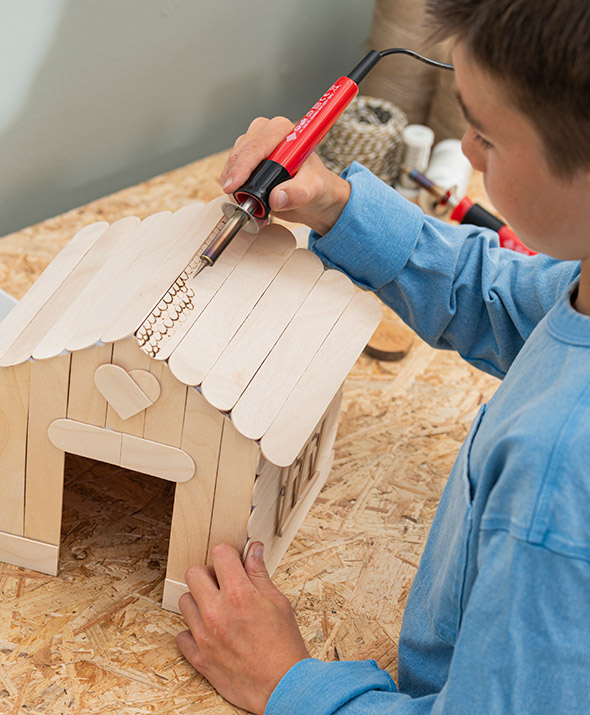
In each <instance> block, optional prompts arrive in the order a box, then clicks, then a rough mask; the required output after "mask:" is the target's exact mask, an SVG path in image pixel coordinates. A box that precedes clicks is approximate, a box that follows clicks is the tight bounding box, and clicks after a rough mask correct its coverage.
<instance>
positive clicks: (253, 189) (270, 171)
mask: <svg viewBox="0 0 590 715" xmlns="http://www.w3.org/2000/svg"><path fill="white" fill-rule="evenodd" d="M358 91H359V88H358V85H357V84H356V82H354V80H352V79H350V77H340V79H339V80H338V81H337V82H335V83H334V84H333V85H332V86H331V87H330V89H328V91H327V92H325V93H324V94H323V95H322V96H321V97H320V98H319V99H318V101H317V102H316V103H315V104H314V105H313V107H312V108H311V109H310V110H309V112H307V114H306V115H305V116H304V117H303V118H302V119H301V121H300V122H299V123H298V124H297V125H296V126H295V127H293V130H292V132H291V133H290V134H289V136H288V137H287V138H286V139H284V140H283V142H282V143H281V144H280V145H279V146H278V147H277V148H276V149H275V150H274V151H273V153H272V154H271V155H270V156H269V157H268V159H265V160H264V161H262V162H260V164H259V165H258V166H257V167H256V169H255V170H254V171H253V173H252V175H251V176H250V178H249V179H248V181H247V182H246V183H245V184H244V185H243V186H240V188H239V189H238V190H237V191H236V192H235V193H234V197H235V199H236V201H237V202H238V203H240V204H242V203H244V201H245V200H246V199H247V198H253V199H255V200H256V201H257V203H258V208H257V210H256V211H255V212H254V216H255V217H256V218H259V219H264V218H266V216H267V215H268V213H269V211H270V207H269V205H268V198H269V196H270V192H271V191H272V190H273V189H274V187H275V186H277V185H278V184H280V183H282V182H283V181H287V180H288V179H291V178H293V176H295V174H296V173H297V172H298V171H299V168H300V167H301V164H303V162H304V161H305V160H306V159H307V158H308V157H309V155H310V154H311V153H312V152H313V150H314V149H315V148H316V146H317V145H318V144H319V143H320V142H321V141H322V139H323V138H324V137H325V136H326V134H327V133H328V132H329V131H330V129H331V128H332V127H333V126H334V124H335V123H336V121H337V120H338V118H339V117H340V115H341V114H342V112H343V111H344V110H345V109H346V107H348V105H349V104H350V103H351V102H352V100H353V99H354V98H355V96H356V95H357V93H358Z"/></svg>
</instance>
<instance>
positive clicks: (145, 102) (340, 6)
mask: <svg viewBox="0 0 590 715" xmlns="http://www.w3.org/2000/svg"><path fill="white" fill-rule="evenodd" d="M372 9H373V2H372V0H290V1H287V0H241V1H238V0H0V80H1V85H0V86H1V87H2V93H1V95H0V236H2V235H4V234H6V233H9V232H11V231H14V230H17V229H19V228H21V227H23V226H27V225H29V224H32V223H35V222H37V221H40V220H43V219H44V218H47V217H49V216H53V215H55V214H58V213H61V212H63V211H65V210H68V209H70V208H73V207H74V206H78V205H81V204H84V203H87V202H88V201H90V200H92V199H94V198H97V197H99V196H103V195H105V194H107V193H111V192H113V191H116V190H118V189H120V188H122V187H124V186H128V185H131V184H135V183H137V182H138V181H142V180H144V179H147V178H149V177H151V176H154V175H156V174H158V173H161V172H163V171H166V170H169V169H172V168H175V167H177V166H181V165H183V164H186V163H188V162H190V161H193V160H195V159H198V158H200V157H202V156H205V155H207V154H210V153H213V152H216V151H219V150H221V149H224V148H226V147H228V146H230V145H231V144H232V143H233V140H234V139H235V137H236V136H237V135H238V134H240V133H242V132H243V131H244V129H245V128H246V126H247V125H248V123H249V121H250V120H251V119H252V118H254V117H255V116H257V115H267V116H272V115H275V114H286V115H287V116H289V117H291V118H292V119H293V120H294V121H295V120H297V119H299V118H300V116H302V115H303V114H304V113H305V112H306V111H307V110H308V109H309V107H310V106H311V105H312V104H313V103H314V102H315V100H316V99H317V97H319V96H320V95H321V94H322V93H323V92H324V90H325V89H327V87H328V86H329V85H330V84H331V83H332V82H333V81H334V80H335V79H337V77H338V76H340V75H342V74H346V73H348V72H349V71H350V70H351V69H352V67H353V66H354V65H355V64H356V62H357V61H358V60H359V59H360V58H361V57H362V56H363V54H364V53H365V51H366V49H367V47H366V44H365V43H366V40H367V37H368V34H369V29H370V22H371V17H372Z"/></svg>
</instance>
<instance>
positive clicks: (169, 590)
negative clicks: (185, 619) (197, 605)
mask: <svg viewBox="0 0 590 715" xmlns="http://www.w3.org/2000/svg"><path fill="white" fill-rule="evenodd" d="M187 591H188V586H187V585H186V584H185V583H180V582H179V581H173V580H172V579H171V578H167V579H166V580H165V581H164V595H163V596H162V608H165V609H166V610H167V611H173V612H174V613H180V608H178V599H179V598H180V597H181V596H182V594H183V593H187Z"/></svg>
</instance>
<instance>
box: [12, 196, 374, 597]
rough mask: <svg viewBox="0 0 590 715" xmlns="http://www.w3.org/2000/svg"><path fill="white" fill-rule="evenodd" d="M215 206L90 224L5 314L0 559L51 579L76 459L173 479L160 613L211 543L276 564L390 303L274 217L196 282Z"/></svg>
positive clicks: (322, 473)
mask: <svg viewBox="0 0 590 715" xmlns="http://www.w3.org/2000/svg"><path fill="white" fill-rule="evenodd" d="M221 216H222V211H221V200H216V201H213V202H211V203H210V204H208V205H206V206H205V205H203V204H198V203H195V204H191V205H189V206H186V207H184V208H182V209H180V210H179V211H176V212H175V213H170V212H162V213H157V214H154V215H152V216H149V217H148V218H146V219H144V220H143V221H140V220H139V219H138V218H135V217H127V218H123V219H121V220H119V221H116V222H115V223H113V224H112V225H110V226H109V225H108V224H106V223H104V222H99V223H94V224H91V225H90V226H87V227H86V228H84V229H82V230H81V231H80V232H79V233H77V234H76V236H75V237H74V238H73V239H72V240H71V241H70V243H69V244H67V245H66V247H65V248H64V249H63V250H62V251H61V252H60V253H59V255H58V256H57V257H56V258H55V259H54V260H53V261H52V263H51V264H50V265H49V266H48V267H47V269H46V270H45V272H44V273H43V274H42V275H41V276H40V278H39V279H38V280H37V282H36V283H35V284H34V285H33V286H32V287H31V289H30V290H29V292H28V293H27V294H26V295H25V296H24V298H23V299H22V300H21V301H20V303H19V304H18V305H17V306H16V307H15V308H14V309H13V310H12V311H11V312H10V313H9V314H8V316H7V317H6V318H5V320H4V321H3V322H2V323H1V324H0V395H1V403H0V494H1V500H0V560H2V561H6V562H9V563H12V564H16V565H19V566H24V567H27V568H30V569H34V570H37V571H42V572H45V573H49V574H57V571H58V556H59V544H60V532H61V518H62V493H63V483H64V455H65V453H66V452H69V453H72V454H77V455H82V456H85V457H90V458H92V459H97V460H101V461H103V462H108V463H111V464H114V465H120V466H121V467H124V468H127V469H130V470H134V471H135V472H139V473H142V474H144V475H147V476H146V478H149V476H150V475H151V476H155V477H160V478H161V479H167V480H171V481H173V482H176V486H175V499H174V507H173V514H172V525H171V533H170V547H169V555H168V565H167V571H166V581H165V588H164V599H163V605H164V607H166V608H170V609H172V610H177V609H178V605H177V603H178V598H179V596H180V595H181V594H182V593H183V592H184V591H185V590H186V586H185V584H184V573H185V571H186V569H187V568H188V567H189V566H190V565H192V564H195V563H206V562H207V559H208V553H209V550H210V548H211V546H213V545H214V544H216V543H219V542H229V543H231V544H234V545H235V546H236V547H237V548H239V549H244V548H245V545H246V544H247V542H248V540H249V539H260V540H262V541H263V542H264V543H265V548H266V558H267V562H268V566H269V569H270V570H271V571H272V570H273V569H274V568H275V567H276V565H277V564H278V562H279V560H280V558H281V556H282V555H283V553H284V551H285V549H286V548H287V546H288V544H289V542H290V541H291V539H292V538H293V536H294V534H295V532H296V531H297V529H298V527H299V525H300V524H301V522H302V520H303V518H304V516H305V514H306V513H307V511H308V510H309V508H310V506H311V504H312V503H313V500H314V499H315V497H316V495H317V494H318V492H319V490H320V489H321V487H322V485H323V483H324V482H325V480H326V477H327V475H328V473H329V471H330V466H331V460H332V447H333V441H334V435H335V432H336V424H337V416H338V409H339V403H340V393H341V385H342V383H343V381H344V379H345V377H346V375H347V374H348V372H349V370H350V368H351V367H352V365H353V364H354V362H355V360H356V358H357V357H358V355H359V354H360V352H361V351H362V349H363V347H364V346H365V344H366V342H367V341H368V339H369V337H370V336H371V334H372V332H373V331H374V329H375V327H376V326H377V324H378V323H379V320H380V317H381V311H380V308H379V305H378V303H377V301H376V300H375V299H374V298H373V297H372V296H370V295H369V294H367V293H363V292H361V291H358V290H357V289H356V288H355V287H354V285H353V284H352V282H351V281H350V280H349V279H348V278H347V277H346V276H344V275H343V274H342V273H340V272H338V271H335V270H331V269H329V270H325V269H324V267H323V265H322V264H321V262H320V260H319V259H318V258H317V257H316V256H315V255H313V254H312V253H310V252H309V251H307V250H305V249H303V248H297V247H296V242H295V239H294V237H293V235H292V234H291V233H290V232H289V231H288V230H287V229H286V228H284V227H282V226H278V225H269V226H267V227H265V228H264V229H262V230H261V231H260V233H259V234H257V235H251V234H249V233H246V232H243V231H242V232H241V233H240V234H238V236H237V237H236V238H235V239H234V240H233V242H232V243H231V244H230V246H229V247H228V248H227V249H226V250H225V251H224V253H223V254H222V256H221V258H220V259H219V260H218V261H217V262H216V264H215V265H214V266H213V267H211V268H208V269H206V270H204V271H202V272H201V273H200V274H199V275H198V276H194V271H195V268H196V265H197V261H195V260H194V256H195V254H198V252H199V251H200V249H201V247H202V245H203V244H204V243H205V242H206V240H207V239H208V237H209V236H210V234H211V232H212V231H213V230H215V229H216V227H217V226H218V225H219V223H220V217H221ZM222 220H224V219H222Z"/></svg>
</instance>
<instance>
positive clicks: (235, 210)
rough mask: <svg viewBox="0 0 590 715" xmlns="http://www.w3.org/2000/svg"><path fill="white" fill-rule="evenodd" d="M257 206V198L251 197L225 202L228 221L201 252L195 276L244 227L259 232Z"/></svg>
mask: <svg viewBox="0 0 590 715" xmlns="http://www.w3.org/2000/svg"><path fill="white" fill-rule="evenodd" d="M257 206H258V203H257V202H256V200H255V199H250V198H248V199H246V200H245V201H244V202H243V203H242V204H233V203H230V202H229V201H228V203H226V204H224V206H223V212H224V213H225V215H226V216H227V221H226V223H225V224H224V225H223V227H222V228H221V229H220V231H219V232H218V233H217V234H215V235H214V236H213V238H212V239H211V241H209V243H208V244H207V247H206V248H205V250H204V251H203V252H202V253H201V254H200V256H199V258H200V260H201V264H200V265H199V267H198V268H197V270H196V271H195V273H194V275H195V276H197V275H198V274H199V273H200V272H201V271H202V270H203V269H204V268H207V267H208V266H212V265H213V264H214V263H215V261H216V260H217V259H218V258H219V256H220V255H221V254H222V253H223V251H224V250H225V249H226V248H227V247H228V246H229V244H230V243H231V242H232V240H233V239H234V237H235V236H236V235H237V234H238V233H239V232H240V231H241V230H242V229H244V230H246V231H248V232H249V233H258V230H259V222H258V221H257V219H256V218H255V217H254V211H255V210H256V208H257Z"/></svg>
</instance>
